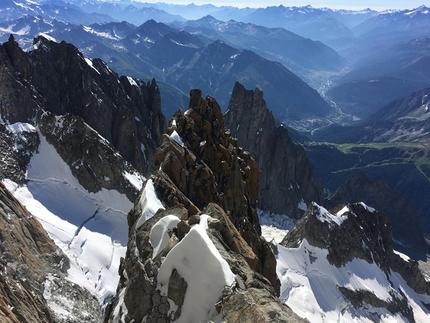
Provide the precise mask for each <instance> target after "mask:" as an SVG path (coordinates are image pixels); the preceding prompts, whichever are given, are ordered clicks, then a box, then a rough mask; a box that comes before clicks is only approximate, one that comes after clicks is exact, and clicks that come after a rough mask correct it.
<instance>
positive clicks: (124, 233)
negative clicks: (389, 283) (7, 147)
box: [4, 124, 133, 304]
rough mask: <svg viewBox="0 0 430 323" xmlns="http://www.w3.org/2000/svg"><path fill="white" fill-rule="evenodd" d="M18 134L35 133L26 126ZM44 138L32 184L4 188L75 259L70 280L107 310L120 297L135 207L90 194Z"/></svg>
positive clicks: (120, 198) (118, 197) (116, 196)
mask: <svg viewBox="0 0 430 323" xmlns="http://www.w3.org/2000/svg"><path fill="white" fill-rule="evenodd" d="M11 128H12V127H11ZM14 129H16V131H17V132H19V131H20V130H26V131H28V129H30V130H31V129H34V128H31V127H30V126H28V127H24V126H23V125H22V124H21V125H19V127H18V126H16V127H14ZM33 131H36V130H35V129H34V130H33ZM39 137H40V140H41V143H40V146H39V148H38V153H35V154H34V155H33V157H32V158H31V161H30V165H29V167H28V171H27V179H28V182H27V184H26V185H22V186H19V185H17V184H16V183H14V182H13V181H11V180H8V179H6V180H4V183H5V185H6V187H7V189H8V190H9V191H11V192H12V193H13V195H14V196H15V197H16V198H17V199H18V200H19V201H20V202H21V203H22V204H23V205H24V206H25V207H26V208H27V209H28V210H29V211H30V212H31V213H32V214H33V215H34V216H36V217H37V218H38V220H39V221H40V222H41V224H42V225H43V227H44V229H45V230H46V231H47V232H48V234H49V236H50V237H51V238H52V239H53V240H54V242H55V243H56V244H57V246H59V247H60V248H61V250H62V251H63V252H64V253H65V254H66V255H67V257H68V258H69V259H70V265H71V267H70V269H69V270H68V277H69V279H70V280H71V281H72V282H74V283H76V284H78V285H80V286H82V287H84V288H86V289H88V290H89V291H90V292H91V293H92V294H93V295H94V296H96V298H97V299H98V300H99V302H100V304H106V302H107V301H108V300H109V299H110V298H111V297H112V296H113V295H115V293H116V288H117V284H118V280H119V275H118V273H117V272H118V267H119V262H120V257H122V256H124V255H125V251H126V246H127V242H128V224H127V213H128V212H129V211H130V210H131V208H132V207H133V204H132V202H130V201H129V200H128V198H127V197H126V196H125V195H124V194H120V193H118V192H117V191H114V190H106V189H102V190H101V191H100V192H97V193H95V194H94V193H90V192H88V191H87V190H85V189H84V188H83V187H82V185H80V184H79V182H78V181H77V179H76V178H75V177H74V176H73V175H72V172H71V170H70V168H69V166H68V165H67V164H66V163H65V162H64V161H63V160H62V159H61V157H60V156H59V155H58V153H57V152H56V150H55V148H54V147H53V146H52V145H50V144H49V143H48V142H47V141H46V139H45V138H44V137H43V136H42V135H41V134H40V133H39ZM127 176H128V175H127Z"/></svg>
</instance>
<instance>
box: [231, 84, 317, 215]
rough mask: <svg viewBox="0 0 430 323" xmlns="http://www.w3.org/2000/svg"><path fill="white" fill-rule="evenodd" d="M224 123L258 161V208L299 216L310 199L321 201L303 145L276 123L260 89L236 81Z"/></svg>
mask: <svg viewBox="0 0 430 323" xmlns="http://www.w3.org/2000/svg"><path fill="white" fill-rule="evenodd" d="M225 123H226V126H227V127H229V128H230V130H231V133H232V135H233V136H235V137H237V138H238V139H239V142H240V144H241V145H242V147H243V148H244V149H246V150H248V151H250V152H251V155H252V156H253V157H254V158H255V160H256V161H257V163H258V167H259V169H260V191H259V194H258V207H259V208H261V209H263V210H265V211H270V212H272V213H277V214H287V215H288V216H290V217H293V218H300V217H301V216H302V215H303V213H304V211H305V210H306V208H307V205H309V204H310V203H311V202H312V201H316V202H318V203H320V202H321V200H322V186H321V185H320V184H318V185H316V184H314V182H313V167H312V164H311V163H310V162H309V160H308V159H307V157H306V152H305V150H304V148H303V147H302V146H300V145H295V144H294V143H293V141H292V140H291V138H290V137H289V135H288V131H287V129H286V128H284V127H283V126H280V127H276V125H275V120H274V118H273V115H272V113H271V112H270V111H269V110H268V109H267V107H266V103H265V101H264V99H263V92H262V91H260V90H259V89H255V91H252V90H251V91H247V90H246V89H245V88H244V87H243V86H242V85H241V84H240V83H236V84H235V86H234V89H233V93H232V95H231V99H230V103H229V106H228V110H227V112H226V113H225Z"/></svg>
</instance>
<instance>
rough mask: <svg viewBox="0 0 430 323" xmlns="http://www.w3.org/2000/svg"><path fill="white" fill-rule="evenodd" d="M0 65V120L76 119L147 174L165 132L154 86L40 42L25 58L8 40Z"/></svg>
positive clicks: (59, 46)
mask: <svg viewBox="0 0 430 323" xmlns="http://www.w3.org/2000/svg"><path fill="white" fill-rule="evenodd" d="M0 62H1V64H0V75H1V76H2V82H1V83H2V84H1V85H0V90H1V91H0V92H1V93H2V94H1V96H0V103H1V104H0V113H1V115H2V117H3V119H4V120H7V121H8V122H10V123H15V122H29V123H33V124H34V122H35V119H36V116H37V115H38V114H39V113H41V111H42V110H44V111H49V112H51V113H52V114H54V115H65V114H72V115H75V116H79V117H81V118H83V120H84V121H85V122H86V123H87V124H88V125H89V126H90V127H92V128H93V129H95V130H96V131H97V132H98V133H99V134H100V135H101V136H103V137H104V138H106V139H107V140H108V141H109V142H110V143H111V144H112V145H113V146H114V147H115V148H116V149H117V150H118V151H119V152H120V154H121V155H122V156H123V157H124V158H125V159H126V160H127V161H128V162H130V163H131V164H132V165H133V167H134V168H136V169H137V170H138V171H140V172H142V173H144V174H147V173H149V172H150V171H151V170H152V169H151V170H150V167H152V165H153V159H152V158H153V156H154V153H155V148H156V144H157V142H158V139H159V137H160V136H161V134H162V133H163V131H164V128H165V118H164V116H163V114H162V112H161V99H160V92H159V89H158V86H157V84H156V82H155V80H152V81H151V82H148V83H147V84H145V83H143V82H141V81H139V80H134V79H131V78H127V77H118V75H116V74H115V73H114V72H113V71H112V70H110V69H109V67H108V66H107V65H106V64H105V63H104V62H103V61H101V60H99V59H94V60H89V59H85V58H84V57H83V55H82V54H81V53H80V52H79V51H78V49H77V48H76V47H74V46H73V45H71V44H67V43H65V42H61V43H55V42H52V41H49V40H47V39H46V38H44V37H43V36H39V37H38V38H36V39H35V40H34V49H33V50H31V51H29V52H24V51H23V50H22V49H20V48H19V47H18V44H17V43H16V42H15V41H14V39H13V37H12V36H11V37H10V39H9V41H8V42H6V43H4V44H3V45H2V46H1V47H0ZM142 146H143V147H145V149H142Z"/></svg>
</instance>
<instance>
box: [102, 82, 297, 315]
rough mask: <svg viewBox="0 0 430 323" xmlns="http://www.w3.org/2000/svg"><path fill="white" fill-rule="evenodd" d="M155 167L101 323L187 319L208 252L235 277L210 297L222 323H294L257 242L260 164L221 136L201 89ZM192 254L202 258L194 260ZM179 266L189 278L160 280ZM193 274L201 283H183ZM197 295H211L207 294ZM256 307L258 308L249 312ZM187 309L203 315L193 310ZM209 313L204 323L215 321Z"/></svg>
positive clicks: (268, 253)
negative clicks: (198, 242)
mask: <svg viewBox="0 0 430 323" xmlns="http://www.w3.org/2000/svg"><path fill="white" fill-rule="evenodd" d="M156 168H157V169H158V170H157V171H156V172H154V173H153V175H152V176H151V177H150V179H149V180H148V182H147V183H146V186H145V189H144V190H143V191H142V194H141V197H140V199H139V200H138V201H137V202H136V204H135V207H134V209H133V210H132V211H131V212H130V213H129V216H128V219H129V225H130V231H129V243H128V247H127V257H126V258H125V260H124V261H123V263H122V265H121V270H120V273H121V280H120V284H119V287H118V294H119V296H117V297H116V298H115V299H114V300H113V302H111V304H110V305H109V306H108V308H107V311H106V319H105V321H106V322H116V321H119V322H127V321H129V320H132V319H134V320H135V321H137V322H140V321H142V319H143V318H146V320H147V321H151V320H153V321H155V320H157V319H158V320H161V321H163V322H171V321H173V320H178V321H182V320H186V318H187V317H188V316H187V315H188V314H187V313H188V312H187V308H188V306H189V304H188V303H187V302H188V300H189V299H190V298H192V296H191V295H192V293H193V292H192V291H193V290H194V289H193V287H191V285H193V286H195V284H196V281H198V277H197V276H200V275H203V274H204V272H205V271H207V270H208V269H205V266H204V263H206V262H207V261H209V260H204V259H203V258H202V257H203V254H206V252H204V253H202V252H201V249H202V248H204V247H205V246H206V245H211V244H213V246H214V248H215V249H216V250H217V252H219V254H220V257H222V259H224V260H223V261H226V263H227V264H228V268H227V269H226V267H224V270H226V272H225V276H228V274H226V273H230V271H231V273H232V274H233V275H234V277H235V278H234V282H233V284H232V285H230V284H231V282H230V283H227V282H225V283H222V284H221V285H224V284H225V285H226V287H225V288H224V289H223V290H222V292H221V290H219V294H218V295H215V300H217V301H216V303H217V304H216V310H215V309H213V311H216V313H219V314H218V315H221V318H223V319H224V320H225V321H229V322H233V321H237V320H239V319H240V320H245V321H252V320H255V318H256V317H258V318H259V319H260V321H261V322H273V320H274V319H275V320H277V321H278V322H287V321H288V322H300V321H301V320H300V318H298V317H297V316H295V315H294V314H293V313H292V312H291V310H290V309H289V308H288V307H286V306H285V305H283V304H282V303H281V302H280V300H279V299H278V298H277V297H276V295H279V287H280V285H279V280H278V278H277V275H276V260H275V257H274V255H273V252H272V250H271V248H270V246H269V244H268V243H267V242H266V241H265V240H264V238H262V237H260V230H261V229H260V225H259V220H258V216H257V214H256V208H255V206H256V198H257V192H258V182H259V172H258V167H257V164H256V162H255V161H254V159H253V158H252V157H251V155H250V154H249V153H248V152H246V151H244V150H243V149H242V148H240V147H239V143H238V140H237V139H236V138H234V137H232V136H231V134H230V131H229V130H228V129H226V128H225V127H224V119H223V116H222V113H221V108H220V106H219V105H218V103H217V102H216V100H215V99H214V98H212V97H210V96H207V97H206V98H205V99H203V98H202V92H201V91H200V90H191V92H190V103H189V107H188V110H187V111H186V112H185V113H184V112H183V111H182V110H179V111H178V112H176V113H175V115H174V116H173V118H172V120H171V121H170V122H169V127H168V129H167V133H166V134H165V135H163V137H162V139H161V143H160V147H159V149H158V151H157V155H156ZM151 192H153V193H151ZM154 194H155V196H154ZM158 199H159V201H158V202H155V203H154V200H158ZM164 209H165V210H164ZM157 210H158V211H157ZM206 224H207V225H206ZM161 227H164V228H165V229H164V230H165V231H164V232H166V234H165V235H164V237H165V242H164V243H162V244H158V243H155V241H159V239H158V238H156V237H157V236H158V235H159V233H160V232H161V231H159V229H158V228H161ZM201 227H203V231H201V230H202V229H200V228H201ZM196 232H200V233H199V234H201V235H202V236H206V235H207V237H208V240H209V242H208V240H206V242H205V243H202V244H201V245H193V246H189V247H184V246H188V243H189V241H190V239H192V238H193V237H194V236H195V235H196ZM212 250H213V249H212ZM196 254H197V255H200V256H197V258H195V257H194V256H195V255H196ZM181 257H182V258H184V259H186V260H184V261H185V262H186V263H187V270H186V271H183V270H181V269H180V268H179V267H182V265H180V264H179V263H178V264H177V265H176V266H173V265H172V266H173V267H172V268H175V269H174V270H172V272H168V273H167V276H166V277H165V273H164V274H162V273H163V270H162V268H163V266H166V263H170V261H173V260H171V259H179V258H181ZM167 259H169V260H167ZM196 259H197V260H196ZM198 259H200V260H198ZM193 261H196V262H197V265H196V266H197V268H195V267H193ZM181 263H183V261H181ZM188 264H189V266H188ZM212 267H213V266H211V268H212ZM194 270H198V271H199V272H200V274H194V275H191V276H189V275H190V272H194ZM160 272H161V273H160ZM194 276H196V277H194ZM169 277H170V278H169ZM212 279H213V280H214V281H213V282H212V283H211V284H217V282H216V277H215V275H214V277H213V278H212ZM167 281H168V282H167ZM166 283H167V285H168V288H167V292H163V287H160V284H161V286H164V284H166ZM160 288H161V289H160ZM194 288H195V287H194ZM201 293H202V295H203V294H205V297H206V296H208V295H212V292H210V291H209V290H207V291H204V290H202V291H201ZM211 297H213V295H212V296H211ZM253 302H256V303H255V304H256V306H251V303H253ZM209 305H210V306H209V308H211V306H212V307H213V306H214V303H212V304H209ZM193 308H194V309H195V311H200V309H199V306H198V305H196V304H193ZM213 311H212V310H210V311H209V312H208V313H212V314H211V315H209V316H208V317H205V318H204V320H207V319H210V318H213V314H214V313H213ZM181 315H183V316H181ZM206 315H208V314H206ZM200 319H202V318H200Z"/></svg>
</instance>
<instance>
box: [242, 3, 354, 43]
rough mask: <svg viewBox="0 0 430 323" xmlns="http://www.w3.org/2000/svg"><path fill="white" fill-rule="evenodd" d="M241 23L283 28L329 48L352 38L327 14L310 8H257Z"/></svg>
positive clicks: (349, 31)
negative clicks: (317, 41)
mask: <svg viewBox="0 0 430 323" xmlns="http://www.w3.org/2000/svg"><path fill="white" fill-rule="evenodd" d="M242 21H244V22H251V23H254V24H257V25H262V26H266V27H283V28H285V29H286V30H290V31H292V32H293V33H296V34H298V35H300V36H303V37H307V38H311V39H313V40H319V41H321V42H323V43H325V44H328V45H329V46H336V45H337V44H338V43H339V41H344V40H345V39H351V38H353V37H354V35H353V33H352V31H351V30H350V29H349V28H348V27H346V26H345V25H344V24H343V23H341V22H340V21H338V20H336V19H335V18H334V17H333V16H332V15H331V14H330V13H329V12H327V11H325V10H322V9H317V8H313V7H311V6H303V7H284V6H282V5H280V6H278V7H275V6H270V7H267V8H259V9H257V10H255V11H254V12H252V13H250V14H249V15H247V16H245V17H243V18H242ZM335 48H336V47H335Z"/></svg>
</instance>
